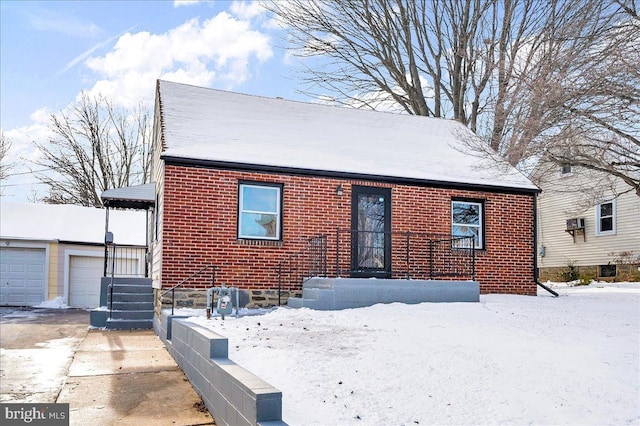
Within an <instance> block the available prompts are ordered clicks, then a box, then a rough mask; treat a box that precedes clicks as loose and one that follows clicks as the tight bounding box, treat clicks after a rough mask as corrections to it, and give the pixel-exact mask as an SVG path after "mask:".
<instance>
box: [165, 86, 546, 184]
mask: <svg viewBox="0 0 640 426" xmlns="http://www.w3.org/2000/svg"><path fill="white" fill-rule="evenodd" d="M156 95H157V97H158V98H157V102H156V103H157V105H158V106H159V107H158V110H157V111H156V114H159V117H157V118H159V119H160V120H161V121H160V123H161V128H162V135H161V138H162V142H163V148H164V152H163V154H162V158H163V159H164V160H165V161H174V162H182V163H195V164H201V165H206V164H210V165H213V166H219V167H225V166H226V167H236V168H237V167H240V168H247V169H253V170H272V171H282V172H289V173H303V174H318V175H329V176H338V177H346V178H361V179H362V178H366V179H375V180H387V181H398V182H407V183H415V184H431V185H433V184H435V185H438V184H440V185H448V186H456V187H463V188H467V187H469V188H477V187H481V188H485V187H488V188H489V189H491V188H493V189H502V190H505V189H506V190H516V191H518V192H538V191H539V190H538V188H537V187H536V186H535V185H534V184H533V183H532V182H531V181H530V180H529V179H527V178H526V177H525V176H524V175H523V174H522V173H520V172H519V171H518V170H516V169H515V168H514V167H512V166H511V165H509V164H507V163H506V162H504V161H503V160H501V159H499V158H498V157H497V155H490V154H486V153H482V154H480V153H479V152H473V149H472V148H470V146H472V145H473V144H474V143H478V141H479V139H478V138H477V136H475V135H474V134H473V133H472V132H471V131H470V130H469V129H468V128H467V127H465V126H464V125H462V124H461V123H459V122H457V121H452V120H445V119H437V118H430V117H422V116H414V115H408V114H392V113H386V112H377V111H370V110H359V109H350V108H341V107H335V106H328V105H321V104H312V103H304V102H295V101H287V100H283V99H279V98H275V99H273V98H266V97H258V96H251V95H244V94H239V93H232V92H226V91H220V90H214V89H208V88H203V87H196V86H190V85H186V84H180V83H172V82H168V81H162V80H159V81H158V85H157V94H156Z"/></svg>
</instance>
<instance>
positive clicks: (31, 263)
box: [0, 200, 146, 308]
mask: <svg viewBox="0 0 640 426" xmlns="http://www.w3.org/2000/svg"><path fill="white" fill-rule="evenodd" d="M105 214H106V213H105V209H97V208H88V207H80V206H73V205H59V204H58V205H56V204H17V203H9V202H5V201H4V200H3V201H2V202H1V203H0V305H2V306H6V305H10V306H34V305H38V304H40V303H42V302H43V301H47V300H53V299H56V298H58V297H62V298H63V301H64V303H66V304H67V305H68V306H71V307H77V308H95V307H97V306H98V305H99V297H100V279H101V277H102V276H103V275H104V271H105V245H104V242H105ZM109 228H110V231H111V232H112V233H113V234H114V239H115V241H116V243H118V244H120V245H123V246H128V247H130V248H131V249H130V253H142V254H136V255H135V256H134V257H135V258H132V259H127V261H126V262H127V263H128V264H129V265H128V266H129V268H132V269H144V246H145V243H146V239H145V214H144V212H139V211H111V212H110V218H109ZM138 248H143V250H142V251H140V250H137V249H138Z"/></svg>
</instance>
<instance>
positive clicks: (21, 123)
mask: <svg viewBox="0 0 640 426" xmlns="http://www.w3.org/2000/svg"><path fill="white" fill-rule="evenodd" d="M0 19H1V22H0V31H1V34H0V49H1V50H0V52H1V53H0V54H1V58H0V94H1V95H0V100H1V105H0V114H1V115H0V125H1V127H2V130H3V131H4V134H5V136H6V137H7V138H8V139H10V140H11V141H12V144H13V145H12V149H11V151H10V155H9V161H10V162H13V163H14V164H15V167H14V168H13V170H11V172H12V174H13V175H14V176H12V177H10V178H9V179H6V181H5V182H2V186H3V199H6V200H8V201H15V202H23V201H27V199H28V198H29V197H31V194H32V192H33V191H34V190H35V191H37V192H38V194H39V195H44V187H42V186H38V185H35V186H34V185H33V184H35V183H36V179H35V177H33V175H30V174H29V173H28V169H27V166H28V162H29V160H32V159H34V158H37V156H38V153H37V151H36V150H35V147H34V146H33V144H32V142H31V141H32V140H34V139H35V140H40V141H42V140H46V137H47V133H48V130H47V126H48V124H49V114H51V113H55V112H58V111H60V110H62V109H64V108H65V107H67V106H68V105H69V104H71V103H73V102H74V101H75V100H76V99H77V96H78V94H79V93H80V92H81V91H87V92H89V93H91V94H97V93H102V94H105V95H106V96H107V97H109V98H110V99H111V100H112V101H113V102H114V103H115V104H116V105H119V106H123V107H133V106H134V105H135V104H137V103H138V102H139V101H143V102H146V103H147V104H148V105H149V106H151V105H152V103H153V97H154V87H155V80H156V79H158V78H162V79H167V80H172V81H179V82H184V83H190V84H195V85H200V86H207V87H213V88H218V89H224V90H232V91H237V92H242V93H250V94H256V95H263V96H271V97H274V96H281V97H284V98H287V99H299V100H304V99H305V98H304V96H303V95H300V94H298V93H296V91H295V88H296V87H298V88H300V87H299V83H298V81H299V80H296V78H297V77H298V74H297V71H296V67H295V65H294V64H295V60H293V59H292V58H291V57H290V56H289V55H288V54H287V52H286V51H285V50H283V49H282V48H281V47H280V46H282V45H283V40H282V38H281V36H282V31H281V30H280V29H279V28H278V27H277V25H275V23H274V22H273V21H272V20H271V19H270V18H269V17H268V16H267V14H266V13H265V12H264V10H263V9H262V8H261V7H260V5H259V3H257V2H250V1H212V2H209V1H191V0H185V1H178V2H174V1H169V0H164V1H6V0H2V1H0Z"/></svg>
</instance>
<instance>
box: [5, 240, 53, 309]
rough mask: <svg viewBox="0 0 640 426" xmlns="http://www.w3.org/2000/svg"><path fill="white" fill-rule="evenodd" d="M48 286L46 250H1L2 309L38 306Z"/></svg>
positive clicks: (10, 248) (43, 298)
mask: <svg viewBox="0 0 640 426" xmlns="http://www.w3.org/2000/svg"><path fill="white" fill-rule="evenodd" d="M45 284H46V283H45V250H44V249H32V248H14V247H0V305H4V306H33V305H38V304H40V303H42V301H43V300H45V291H46V287H45Z"/></svg>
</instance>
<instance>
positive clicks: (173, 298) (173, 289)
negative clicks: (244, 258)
mask: <svg viewBox="0 0 640 426" xmlns="http://www.w3.org/2000/svg"><path fill="white" fill-rule="evenodd" d="M217 269H218V266H216V265H207V266H204V267H202V268H200V269H199V270H198V271H196V272H194V273H193V274H191V275H189V276H188V277H187V278H185V279H183V280H182V281H180V282H179V283H178V284H176V285H174V286H173V287H171V288H170V289H168V290H166V291H164V292H162V293H161V294H160V297H161V298H162V297H164V296H165V295H167V294H169V293H171V315H173V313H174V310H175V303H176V294H175V292H176V289H177V288H179V287H184V285H185V284H186V283H187V282H189V281H191V280H193V279H195V278H197V277H200V276H201V275H203V274H204V273H205V272H206V271H211V287H215V286H216V270H217ZM185 288H186V287H185Z"/></svg>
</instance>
